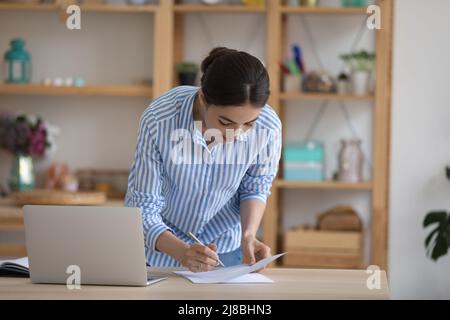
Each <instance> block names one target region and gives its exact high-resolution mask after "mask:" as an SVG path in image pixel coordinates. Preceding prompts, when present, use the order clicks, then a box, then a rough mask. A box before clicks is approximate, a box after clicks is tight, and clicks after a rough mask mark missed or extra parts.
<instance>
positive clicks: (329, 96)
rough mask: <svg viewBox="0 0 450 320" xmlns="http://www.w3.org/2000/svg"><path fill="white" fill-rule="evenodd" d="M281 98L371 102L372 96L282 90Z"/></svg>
mask: <svg viewBox="0 0 450 320" xmlns="http://www.w3.org/2000/svg"><path fill="white" fill-rule="evenodd" d="M280 99H281V100H330V101H370V102H373V100H374V97H373V96H355V95H351V94H342V95H341V94H335V93H300V92H284V93H280Z"/></svg>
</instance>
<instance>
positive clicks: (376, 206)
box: [0, 0, 393, 269]
mask: <svg viewBox="0 0 450 320" xmlns="http://www.w3.org/2000/svg"><path fill="white" fill-rule="evenodd" d="M377 4H378V5H379V6H380V8H381V11H382V13H383V14H382V29H381V30H377V31H376V54H377V66H376V74H377V84H376V92H375V94H374V96H363V97H360V96H352V95H343V96H342V95H337V94H306V93H289V92H286V93H283V92H281V88H280V86H279V85H278V84H280V83H281V76H282V75H281V71H280V68H279V62H280V61H282V58H283V55H282V53H283V51H284V46H285V44H286V43H285V35H286V29H285V28H286V24H285V20H286V17H287V16H288V15H295V14H314V15H323V16H329V15H338V16H343V17H345V16H346V15H362V16H364V15H366V14H367V13H366V9H365V8H338V7H316V8H309V7H288V6H284V5H283V1H282V0H266V5H265V6H264V7H246V6H240V5H209V6H208V5H187V4H186V5H184V4H180V3H178V1H175V0H160V3H159V5H152V6H128V5H125V6H124V5H121V6H113V5H89V6H82V10H83V9H84V10H85V11H87V12H105V13H114V12H116V13H136V14H137V13H139V14H140V13H149V14H153V15H154V28H153V30H152V32H153V33H154V42H155V44H157V45H155V46H154V55H153V56H154V58H153V59H154V60H153V65H154V71H153V79H154V82H153V86H152V87H151V88H150V87H144V86H131V85H124V86H87V87H83V88H79V89H72V88H70V89H69V88H45V86H40V85H29V86H24V87H17V88H11V87H9V86H7V85H1V86H0V94H16V95H25V94H41V95H80V96H83V95H99V96H104V95H113V96H146V97H147V96H150V95H152V96H153V97H157V96H159V95H160V94H162V93H164V92H166V91H167V90H169V89H170V88H172V87H173V86H174V84H176V83H175V70H174V65H175V64H176V63H178V62H180V61H182V60H183V52H184V46H185V39H184V16H185V14H192V13H229V14H233V15H234V14H240V13H254V14H262V15H264V16H265V18H266V65H267V68H268V72H269V75H270V79H271V84H272V86H271V97H270V100H269V104H270V105H271V106H272V108H274V109H275V111H276V112H277V113H278V114H279V115H280V118H281V119H282V120H283V114H284V112H283V108H284V107H283V104H284V103H285V102H288V101H296V100H330V101H331V100H332V101H351V102H369V103H372V105H373V128H374V129H373V135H372V140H373V141H372V145H373V158H372V164H373V174H372V176H373V181H371V182H364V183H354V184H352V183H340V182H334V181H324V182H320V183H311V182H297V181H285V180H282V179H278V180H276V181H274V184H273V187H272V195H271V196H270V197H269V201H268V204H267V209H266V213H265V215H264V221H263V224H264V228H263V240H264V242H266V243H267V244H268V245H270V246H271V247H272V248H273V251H277V250H278V249H279V242H278V239H279V238H280V235H281V230H280V218H281V217H282V208H281V201H280V199H281V196H282V192H283V191H284V190H286V189H290V190H304V189H313V190H318V191H320V190H343V191H345V192H369V193H370V195H371V199H372V205H371V206H372V208H371V214H372V216H371V223H372V224H371V229H372V230H371V239H372V241H371V242H372V247H371V258H370V262H371V264H375V265H378V266H380V267H381V268H382V269H386V266H387V230H388V178H389V177H388V171H389V165H388V164H389V122H390V121H389V120H390V103H391V102H390V96H391V56H392V20H393V0H379V1H378V3H377ZM63 9H64V8H62V7H60V6H56V5H41V4H39V5H31V4H0V11H2V10H11V11H14V10H29V11H36V12H38V11H55V12H59V11H61V10H63ZM231 17H232V16H231ZM142 32H148V31H145V30H143V31H142ZM0 34H1V31H0Z"/></svg>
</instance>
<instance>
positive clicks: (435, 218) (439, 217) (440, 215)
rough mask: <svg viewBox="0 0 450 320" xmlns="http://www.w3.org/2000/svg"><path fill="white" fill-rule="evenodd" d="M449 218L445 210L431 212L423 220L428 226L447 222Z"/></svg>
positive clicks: (425, 225)
mask: <svg viewBox="0 0 450 320" xmlns="http://www.w3.org/2000/svg"><path fill="white" fill-rule="evenodd" d="M446 218H447V212H445V211H434V212H430V213H428V214H427V215H426V217H425V219H424V220H423V226H424V227H428V226H429V225H430V224H433V223H436V222H439V223H442V222H445V220H446Z"/></svg>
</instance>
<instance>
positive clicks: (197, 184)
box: [125, 86, 281, 267]
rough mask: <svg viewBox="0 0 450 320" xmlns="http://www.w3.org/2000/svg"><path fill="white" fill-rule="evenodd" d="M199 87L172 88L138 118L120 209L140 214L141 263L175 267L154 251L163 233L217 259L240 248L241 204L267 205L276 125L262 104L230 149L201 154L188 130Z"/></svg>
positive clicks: (200, 143) (199, 140)
mask: <svg viewBox="0 0 450 320" xmlns="http://www.w3.org/2000/svg"><path fill="white" fill-rule="evenodd" d="M198 89H199V88H198V87H192V86H179V87H176V88H173V89H171V90H169V91H168V92H166V93H164V94H163V95H162V96H160V97H158V98H157V99H155V100H154V101H153V102H152V103H151V104H150V106H149V107H148V108H147V109H146V110H145V111H144V113H143V114H142V116H141V119H140V123H139V129H138V137H137V145H136V152H135V156H134V160H133V164H132V167H131V172H130V176H129V178H128V191H127V195H126V199H125V205H126V206H127V207H138V208H141V211H142V220H143V226H144V233H145V247H146V258H147V262H148V264H149V265H151V266H166V267H176V266H180V264H179V262H177V261H176V260H175V259H173V258H172V257H170V256H169V255H166V254H164V253H162V252H159V251H158V250H156V248H155V244H156V240H157V238H158V237H159V236H160V235H161V233H163V232H164V231H166V230H169V231H171V232H172V233H173V234H174V235H176V236H177V237H178V238H179V239H181V240H183V241H185V242H186V243H192V240H191V239H190V238H189V237H188V236H187V233H188V232H189V231H190V232H192V233H194V234H195V235H196V236H197V237H198V238H199V240H201V241H202V242H203V243H215V244H216V245H217V248H218V249H217V252H218V253H225V252H230V251H233V250H235V249H237V248H238V247H239V246H240V241H241V223H240V214H239V211H240V210H239V207H240V203H241V202H242V201H245V200H248V199H258V200H260V201H263V202H266V199H267V196H268V195H269V194H270V188H271V185H272V181H273V179H274V177H275V176H276V173H277V170H278V162H279V159H280V154H281V122H280V120H279V118H278V116H277V114H276V113H275V112H274V111H273V109H272V108H271V107H270V106H269V105H265V106H264V107H263V108H262V109H261V112H260V115H259V117H258V119H257V121H256V123H255V124H254V126H253V127H252V128H251V129H249V130H248V131H246V132H245V133H244V134H242V135H240V136H239V137H238V138H237V139H236V140H235V141H234V142H232V143H222V144H216V145H215V146H213V147H212V148H208V146H207V144H206V141H205V139H204V137H203V136H202V134H201V132H200V131H199V130H198V129H197V128H196V127H195V124H194V119H193V114H192V111H193V102H194V99H195V97H196V95H197V92H198Z"/></svg>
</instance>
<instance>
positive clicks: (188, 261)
mask: <svg viewBox="0 0 450 320" xmlns="http://www.w3.org/2000/svg"><path fill="white" fill-rule="evenodd" d="M216 250H217V246H216V245H215V244H214V243H210V244H208V246H206V247H205V246H203V245H201V244H198V243H193V244H191V245H189V247H187V248H186V250H185V252H184V255H183V257H182V259H181V261H180V262H181V264H182V265H183V267H186V268H188V269H189V270H190V271H192V272H203V271H209V270H211V269H212V268H214V267H216V266H217V265H218V264H219V256H218V255H217V253H216V252H215V251H216Z"/></svg>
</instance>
